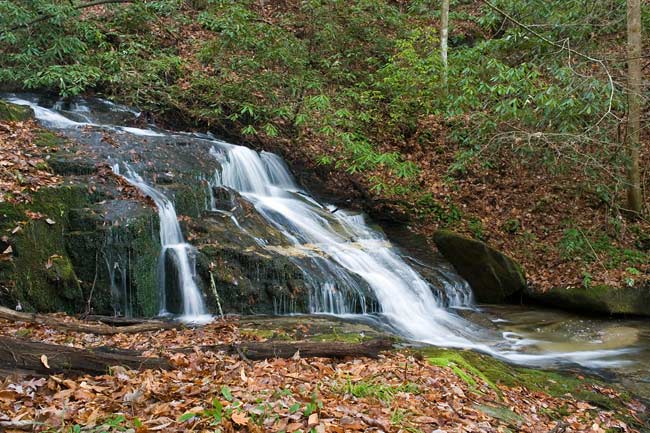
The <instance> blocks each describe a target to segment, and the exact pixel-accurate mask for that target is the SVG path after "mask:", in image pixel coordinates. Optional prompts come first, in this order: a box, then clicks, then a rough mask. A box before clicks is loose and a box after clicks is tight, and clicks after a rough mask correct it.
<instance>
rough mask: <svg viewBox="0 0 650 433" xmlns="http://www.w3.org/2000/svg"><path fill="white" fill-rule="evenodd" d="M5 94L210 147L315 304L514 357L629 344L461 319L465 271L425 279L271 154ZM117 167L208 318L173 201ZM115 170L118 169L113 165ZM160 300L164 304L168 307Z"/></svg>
mask: <svg viewBox="0 0 650 433" xmlns="http://www.w3.org/2000/svg"><path fill="white" fill-rule="evenodd" d="M7 99H8V100H9V101H11V102H14V103H18V104H22V105H30V106H31V107H32V108H33V109H34V111H35V114H36V117H37V118H38V119H39V120H40V121H41V122H42V123H43V124H44V125H45V126H47V127H50V128H55V129H59V130H62V131H65V132H66V133H68V134H69V135H71V136H72V137H75V136H79V135H82V134H83V132H82V131H83V129H84V128H99V129H100V133H99V134H96V135H95V137H97V138H96V142H95V143H99V142H101V137H102V136H103V131H110V132H112V133H115V134H119V135H121V136H124V135H126V136H128V137H129V139H128V140H129V141H131V142H132V143H136V145H137V146H142V147H143V148H146V147H147V145H148V140H158V142H159V143H165V142H166V141H167V140H169V141H170V142H187V141H193V142H194V143H196V144H198V145H201V146H210V147H211V153H212V155H213V156H214V157H215V158H216V160H217V161H218V162H219V163H220V166H221V169H220V170H218V171H217V172H216V173H215V174H214V178H213V181H212V183H213V185H212V186H213V187H215V188H222V189H226V190H235V191H237V192H238V193H239V194H240V195H241V196H242V197H243V198H244V199H245V200H247V201H249V202H250V203H251V204H252V205H253V206H254V207H255V209H256V210H257V212H258V213H259V214H260V215H261V216H263V217H264V218H265V219H266V221H267V222H268V223H269V224H270V225H272V226H273V227H274V228H275V229H277V230H278V231H280V232H281V233H282V234H283V236H284V237H285V239H286V240H287V241H288V242H289V243H290V244H291V248H292V252H291V254H288V255H287V256H288V258H289V259H290V260H292V261H294V263H296V264H297V265H298V266H299V267H300V268H301V269H302V270H303V273H304V276H305V280H306V282H307V283H308V285H309V286H310V287H311V293H310V309H311V311H312V312H319V313H330V314H339V315H349V314H373V315H375V316H378V317H383V318H384V321H385V322H386V323H387V324H388V325H390V326H391V327H392V328H393V329H394V330H395V331H397V332H399V333H400V334H402V335H404V336H406V337H408V338H411V339H414V340H419V341H423V342H429V343H433V344H437V345H442V346H456V347H465V348H474V349H478V350H481V351H484V352H487V353H490V354H492V355H494V356H496V357H500V358H505V359H508V360H510V361H514V362H518V363H527V364H537V365H544V364H545V365H548V364H549V363H555V362H558V361H560V362H566V361H571V362H576V363H580V364H582V365H586V366H594V367H605V366H612V365H620V364H621V361H620V359H611V358H612V357H616V356H619V355H622V354H623V353H627V350H626V349H623V350H583V351H568V352H559V351H555V352H537V353H535V352H534V351H535V350H539V347H540V345H538V344H536V343H539V342H537V341H533V340H531V339H525V338H521V337H518V336H517V335H514V334H512V333H508V334H504V335H497V334H496V333H495V332H494V331H490V330H487V329H484V328H482V327H480V326H478V325H475V324H474V323H473V322H470V321H467V320H465V319H463V318H461V317H460V316H458V315H457V314H455V313H454V312H453V311H452V310H451V309H449V307H454V308H456V309H458V308H471V307H472V299H471V290H469V287H468V285H467V284H466V283H465V282H464V281H463V280H462V279H460V278H459V277H458V276H457V275H451V274H449V272H451V271H449V272H448V271H446V270H444V269H436V270H435V271H436V272H437V273H439V274H440V275H439V276H440V278H439V279H440V281H441V283H440V284H439V287H433V286H432V285H430V284H429V283H427V282H426V281H425V280H424V279H423V278H422V277H421V276H420V275H419V274H418V273H417V272H416V271H415V270H414V269H413V268H411V267H410V266H409V265H408V264H407V263H406V261H405V260H404V258H403V257H402V256H400V255H399V254H398V253H397V252H396V251H395V250H394V249H393V248H392V247H391V245H390V243H389V242H388V241H387V239H386V238H385V237H384V236H383V235H382V234H381V233H380V232H378V231H375V230H373V229H371V228H370V227H369V226H368V225H367V224H366V222H365V220H364V218H363V216H362V215H358V214H357V215H355V214H351V213H348V212H346V211H344V210H339V209H335V208H333V207H331V206H326V205H322V204H320V203H318V201H317V200H314V199H313V198H312V197H310V196H309V195H308V194H307V193H306V192H304V191H302V190H301V189H300V188H299V187H298V186H297V184H296V183H295V181H294V180H293V177H292V176H291V174H290V172H289V170H288V169H287V167H286V166H285V164H284V162H283V161H282V160H281V159H280V158H279V157H278V156H277V155H274V154H271V153H267V152H262V153H257V152H255V151H253V150H251V149H248V148H245V147H242V146H236V145H232V144H229V143H225V142H222V141H219V140H216V139H214V138H213V137H211V136H208V135H189V134H181V133H171V132H167V131H161V130H153V129H141V128H135V127H126V126H122V125H121V122H123V121H120V120H119V116H121V115H123V114H125V113H126V114H128V115H130V116H131V118H132V117H133V115H134V113H133V112H132V111H130V110H127V109H125V108H124V107H120V106H116V105H114V104H112V103H109V102H107V101H99V102H98V104H99V106H100V108H101V109H102V110H104V111H102V112H101V113H97V112H96V109H95V108H93V109H92V110H87V109H86V108H87V107H86V106H85V105H84V101H83V100H82V101H81V103H79V104H76V105H72V106H70V105H65V104H63V105H65V107H64V106H63V105H62V106H61V107H58V106H57V107H55V108H51V109H50V108H45V107H43V106H41V105H39V104H38V103H37V102H35V101H37V100H38V98H32V99H31V100H27V99H20V98H17V97H15V96H14V97H9V98H7ZM64 108H65V109H64ZM98 116H100V117H98ZM116 118H117V120H115V119H116ZM100 144H101V143H100ZM98 146H99V144H98ZM103 146H104V147H105V146H106V145H103ZM100 147H101V146H100ZM123 167H124V168H125V173H123V175H124V177H125V178H126V179H127V180H128V181H129V182H130V183H131V184H133V185H134V186H136V187H137V188H138V189H140V190H141V191H142V192H143V193H144V194H146V195H148V196H149V197H151V198H152V199H153V200H154V202H155V203H156V206H157V208H158V212H159V217H160V240H161V244H162V252H161V257H160V260H159V262H160V263H161V271H160V272H161V273H162V272H164V264H165V257H166V256H167V257H169V258H170V260H172V261H173V262H174V263H175V268H176V271H177V275H178V283H177V284H178V286H179V289H180V291H181V292H182V298H183V299H182V303H183V318H184V319H186V320H191V321H202V320H208V318H209V317H210V316H207V315H206V308H205V306H204V304H203V299H202V297H201V293H200V291H199V288H198V287H197V284H196V281H195V279H194V277H195V275H194V265H193V262H192V254H191V253H192V247H191V246H189V245H188V244H187V243H186V242H185V240H184V238H183V235H182V233H181V229H180V226H179V224H178V221H177V217H176V212H175V209H174V206H173V204H172V203H171V201H170V200H169V199H168V198H167V197H166V196H165V195H164V194H163V193H162V192H161V191H159V190H157V189H155V188H153V187H152V186H151V185H149V184H148V183H146V182H145V181H144V180H143V178H142V177H140V176H139V175H138V174H137V173H136V172H135V171H134V170H133V169H132V168H131V167H129V166H128V165H126V164H124V165H123ZM116 170H117V171H119V166H117V169H116ZM211 192H212V188H211ZM216 204H217V197H215V196H214V195H212V196H211V199H210V200H209V205H210V207H212V208H215V207H216ZM221 211H222V212H224V213H226V214H228V215H229V217H230V218H231V219H232V220H233V221H234V223H235V224H236V226H237V227H238V228H239V229H240V230H241V231H242V233H244V234H245V235H246V236H251V237H253V238H254V239H255V240H256V241H257V242H258V244H259V245H260V246H261V247H265V248H269V249H272V248H276V249H277V248H278V247H277V246H273V245H269V242H267V240H266V239H262V238H259V237H256V236H255V234H254V233H249V232H248V231H247V230H246V229H245V228H244V224H240V222H238V221H237V218H236V217H235V215H234V214H233V213H232V212H229V211H227V210H221ZM276 252H277V250H276ZM111 263H112V264H111ZM115 263H117V262H116V261H112V262H111V261H109V262H107V265H108V266H109V267H111V266H112V267H113V269H112V271H114V272H117V273H116V274H115V276H116V277H117V275H118V274H119V275H120V279H121V280H124V279H125V277H124V276H123V275H122V273H123V272H125V271H124V270H123V269H122V263H121V262H120V263H119V267H120V269H117V268H115ZM124 275H126V274H124ZM165 281H166V278H165V276H164V275H160V284H161V286H162V287H161V294H162V295H163V296H164V294H165V287H164V284H165ZM120 284H121V281H120V283H119V284H118V281H117V280H116V281H115V289H116V290H119V291H121V292H124V293H126V292H125V289H124V288H118V286H119V285H120ZM163 302H164V301H163ZM292 302H293V301H292V299H274V303H275V304H276V309H277V310H276V311H278V312H281V313H288V312H292V311H295V309H294V305H293V303H292ZM164 305H165V304H164V303H163V308H161V310H162V312H165V311H164V310H165V309H164ZM536 347H537V348H538V349H535V348H536ZM528 348H532V353H531V351H529V352H528V353H527V352H526V350H528Z"/></svg>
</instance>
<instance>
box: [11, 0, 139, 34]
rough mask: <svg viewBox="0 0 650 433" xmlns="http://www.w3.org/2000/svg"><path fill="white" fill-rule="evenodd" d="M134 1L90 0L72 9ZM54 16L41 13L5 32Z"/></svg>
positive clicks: (131, 0) (132, 0)
mask: <svg viewBox="0 0 650 433" xmlns="http://www.w3.org/2000/svg"><path fill="white" fill-rule="evenodd" d="M134 1H136V0H95V1H91V2H88V3H81V4H78V5H76V6H73V7H72V9H74V10H80V9H86V8H89V7H92V6H99V5H105V4H109V3H132V2H134ZM53 17H54V15H52V14H45V15H41V16H40V17H37V18H35V19H33V20H31V21H29V22H27V23H22V24H18V25H15V26H13V27H11V28H10V29H9V30H5V31H4V32H3V33H5V32H7V31H9V32H13V31H16V30H18V29H21V28H23V27H30V26H32V25H34V24H36V23H40V22H41V21H45V20H49V19H50V18H53Z"/></svg>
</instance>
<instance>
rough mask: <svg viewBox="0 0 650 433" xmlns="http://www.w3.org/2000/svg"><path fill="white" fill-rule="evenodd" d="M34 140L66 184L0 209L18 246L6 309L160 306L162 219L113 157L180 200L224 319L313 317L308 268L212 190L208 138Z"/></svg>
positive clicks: (8, 265)
mask: <svg viewBox="0 0 650 433" xmlns="http://www.w3.org/2000/svg"><path fill="white" fill-rule="evenodd" d="M0 102H1V101H0ZM7 106H8V107H9V108H11V110H14V107H15V106H13V105H11V104H7ZM3 107H4V103H3V105H0V111H1V110H2V109H3ZM21 108H23V107H16V109H21ZM27 111H28V112H31V109H27ZM12 112H13V111H12ZM3 113H4V112H0V115H4V114H3ZM35 135H36V136H37V139H36V141H35V144H36V145H37V146H42V147H47V148H48V150H50V151H51V153H50V155H51V158H50V159H49V160H48V169H49V170H51V171H52V172H54V173H56V174H57V175H59V176H61V177H62V179H63V182H62V183H61V185H59V186H56V187H52V188H41V189H40V190H39V191H38V192H35V193H33V194H32V201H31V202H30V203H19V204H12V203H7V202H2V203H0V232H1V233H2V235H3V236H2V240H0V251H5V250H7V249H8V248H9V247H11V251H12V254H11V256H10V257H7V256H5V257H3V259H5V260H0V304H2V305H6V306H8V307H10V308H13V307H15V306H16V305H17V304H19V303H20V304H21V306H22V307H23V309H24V310H25V311H41V312H52V311H66V312H68V313H81V312H84V311H87V310H88V308H89V307H90V309H91V310H92V312H94V313H97V314H111V315H112V314H119V315H124V314H126V315H133V316H145V317H146V316H154V315H156V314H157V313H158V312H159V311H160V306H161V293H160V287H161V285H160V281H159V266H161V264H160V263H159V261H160V250H161V246H160V237H159V219H158V213H157V210H156V208H155V207H154V206H153V204H152V203H151V202H148V201H147V200H145V199H144V197H143V196H142V195H140V194H137V193H136V192H135V190H134V189H133V188H128V187H125V185H126V183H125V182H124V181H121V180H120V179H119V178H118V177H117V176H115V175H113V174H112V172H111V170H110V169H109V167H108V164H109V162H110V163H111V164H113V163H115V162H116V161H121V162H122V168H124V165H123V164H124V163H129V165H131V166H132V167H133V168H134V169H135V170H137V171H138V172H139V173H140V174H141V175H142V176H143V178H145V179H146V180H147V181H148V182H149V183H150V184H151V185H153V186H155V187H156V188H157V189H159V190H160V191H162V192H163V193H164V194H165V195H166V196H167V197H168V198H169V199H170V200H171V201H173V203H174V205H175V208H176V211H177V214H178V215H179V219H180V221H181V225H182V229H183V234H184V236H185V238H186V239H187V241H188V242H189V243H191V244H192V245H193V246H194V247H195V250H194V251H193V252H192V254H191V255H192V257H193V258H194V259H195V261H196V280H197V284H198V285H199V287H200V289H201V290H202V292H203V293H204V296H205V298H206V303H207V304H208V307H209V309H210V311H212V312H217V311H218V308H217V303H219V304H220V306H221V309H222V310H223V312H224V313H248V314H250V313H267V314H268V313H271V314H272V313H274V312H308V309H309V290H308V287H307V285H306V283H305V281H304V275H303V273H302V271H301V270H300V268H299V267H298V266H297V265H296V264H295V263H294V262H292V261H291V260H290V259H288V258H287V257H285V256H283V255H282V254H280V253H278V252H275V250H274V249H273V248H283V247H286V246H287V244H286V240H285V239H284V237H283V236H282V235H281V234H280V233H279V232H277V230H274V229H273V228H272V227H270V226H269V225H268V224H267V223H266V222H265V221H264V220H263V218H262V217H261V216H260V215H259V214H258V213H257V211H256V210H255V209H254V207H253V206H252V205H250V204H249V203H248V202H246V201H245V200H243V199H242V198H241V196H239V194H237V193H236V192H235V191H232V190H229V189H227V188H215V190H214V191H210V188H209V185H208V181H207V179H209V177H210V176H211V175H212V174H213V173H214V170H215V169H216V168H217V167H218V163H217V162H216V160H215V159H214V158H213V157H211V156H210V155H209V150H210V145H208V144H207V143H205V142H204V141H201V140H199V139H194V138H192V137H191V136H188V135H179V136H178V137H171V136H170V137H166V138H158V137H156V136H152V137H149V136H145V137H139V136H137V135H128V134H119V133H117V134H111V135H110V136H107V134H106V133H105V131H102V130H100V129H97V130H95V129H93V128H84V129H81V128H79V129H71V130H69V131H66V135H67V136H68V137H70V136H72V138H73V139H74V141H72V140H70V139H64V138H62V137H59V136H58V135H55V134H54V133H51V132H49V131H44V130H40V131H35ZM56 149H58V151H55V150H56ZM211 201H212V202H214V203H211ZM211 208H214V210H210V209H211ZM29 215H40V216H39V217H34V218H30V216H29ZM48 219H49V220H51V221H53V222H54V223H53V224H51V223H48V222H47V220H48ZM238 225H240V226H241V227H242V228H243V229H244V232H243V231H242V230H241V229H240V227H239V226H238ZM5 235H6V236H5ZM258 239H264V240H265V241H266V242H267V243H268V246H269V248H264V247H263V246H261V244H260V242H259V241H258ZM162 266H166V268H165V276H166V280H170V281H171V284H166V286H167V289H168V290H167V293H166V294H165V295H166V298H167V301H169V302H168V306H169V307H170V311H175V312H179V311H177V310H179V308H180V307H179V305H178V304H179V296H178V288H177V287H175V284H174V281H175V280H176V279H175V278H174V277H175V275H176V274H175V271H174V266H175V265H174V264H173V263H165V264H162ZM170 281H167V282H168V283H170ZM212 281H214V286H213V284H212ZM174 304H176V305H174Z"/></svg>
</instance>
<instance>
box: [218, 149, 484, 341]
mask: <svg viewBox="0 0 650 433" xmlns="http://www.w3.org/2000/svg"><path fill="white" fill-rule="evenodd" d="M211 153H212V154H213V155H214V156H215V158H217V160H219V162H220V163H221V166H222V169H221V171H220V172H219V173H217V174H216V175H215V181H214V182H215V184H217V185H219V186H225V187H228V188H232V189H234V190H236V191H238V192H239V193H240V194H241V195H242V196H243V197H244V198H246V199H247V200H249V201H250V202H251V203H252V204H253V205H254V206H255V208H256V209H257V211H258V212H259V213H260V214H261V215H262V216H264V217H265V218H266V219H267V221H268V222H270V223H271V224H273V225H274V226H275V227H276V228H277V229H279V230H280V231H281V232H282V233H283V234H284V236H285V237H286V238H287V239H288V240H289V241H290V242H291V243H292V244H293V245H294V246H295V247H296V248H298V249H301V250H303V251H304V252H305V254H304V256H302V257H301V258H299V259H295V260H301V261H304V260H305V258H306V259H307V260H309V261H310V262H311V264H312V266H309V267H306V266H304V267H303V268H304V269H308V270H309V272H310V275H307V277H308V278H309V280H310V282H311V283H312V286H313V289H312V290H313V291H312V293H311V296H310V301H311V302H310V304H311V305H310V309H311V311H312V312H313V313H331V314H346V313H355V312H359V313H362V314H363V313H368V312H370V311H372V310H376V311H377V312H381V313H382V314H383V315H384V316H385V317H386V318H387V319H388V320H389V321H390V323H391V324H392V325H393V326H394V327H395V328H397V329H398V330H399V331H400V332H401V333H402V334H403V335H405V336H407V337H409V338H412V339H415V340H420V341H427V342H431V343H434V344H447V345H449V344H452V345H468V344H470V342H469V341H468V340H467V339H466V337H463V336H462V335H458V334H459V333H451V332H449V329H450V328H455V329H462V328H464V327H467V326H469V324H468V323H466V322H465V321H464V320H462V319H461V318H459V317H458V316H455V315H453V314H450V313H449V312H448V311H447V310H445V309H444V307H445V306H466V305H469V304H471V291H470V290H469V289H468V287H467V286H466V285H455V286H451V285H450V286H449V287H446V288H445V290H446V293H445V294H444V296H439V297H437V296H435V295H434V293H435V292H434V290H432V287H430V285H429V284H428V283H427V282H426V281H425V280H424V279H423V278H422V277H421V276H420V275H418V274H417V272H415V271H414V270H413V269H412V268H411V267H409V266H408V265H407V264H406V263H405V262H404V260H402V258H401V257H400V256H399V255H398V254H396V253H395V252H394V251H393V250H392V249H391V246H390V244H389V243H388V241H387V240H386V239H385V238H384V237H383V235H381V234H380V233H379V232H377V231H374V230H372V229H370V228H369V227H368V226H367V225H366V224H365V221H364V219H363V216H362V215H351V214H348V213H347V212H345V211H342V210H338V211H336V212H333V211H332V209H328V208H327V207H324V206H322V205H320V204H318V203H317V202H316V201H314V200H313V199H311V198H310V197H309V196H308V195H307V194H306V193H305V192H304V191H301V189H300V188H299V187H298V186H297V185H296V183H295V181H294V180H293V177H292V176H291V174H290V172H289V171H288V169H287V167H286V166H285V164H284V163H283V162H282V160H281V159H280V158H279V157H278V156H277V155H274V154H271V153H268V152H262V153H261V154H258V153H257V152H255V151H253V150H251V149H248V148H246V147H242V146H235V145H231V144H228V143H223V142H221V143H219V144H218V145H216V146H215V147H214V148H213V150H212V152H211ZM314 269H317V270H318V272H315V273H314V272H313V270H314ZM368 298H370V299H374V300H375V301H376V306H374V308H372V309H369V308H368V305H367V304H368ZM463 333H464V332H461V333H460V334H463Z"/></svg>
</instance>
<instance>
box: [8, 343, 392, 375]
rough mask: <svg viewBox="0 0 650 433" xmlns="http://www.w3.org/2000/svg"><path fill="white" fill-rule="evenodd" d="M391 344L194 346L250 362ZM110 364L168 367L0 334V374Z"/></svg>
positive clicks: (366, 353)
mask: <svg viewBox="0 0 650 433" xmlns="http://www.w3.org/2000/svg"><path fill="white" fill-rule="evenodd" d="M392 347H393V345H392V341H391V340H390V339H387V338H379V339H374V340H370V341H367V342H364V343H359V344H350V343H318V342H310V341H307V342H277V341H263V342H259V341H253V342H243V343H239V344H220V345H213V346H199V347H198V350H200V351H204V352H225V353H227V354H231V355H239V356H240V357H242V358H243V359H244V360H245V361H248V362H250V361H251V360H261V359H268V358H292V357H293V356H296V354H298V355H299V356H300V357H302V358H311V357H320V358H345V357H368V358H376V357H377V356H378V355H379V353H380V352H381V351H383V350H389V349H391V348H392ZM195 350H196V348H195V347H186V348H176V349H174V348H172V349H169V350H168V353H177V352H181V353H189V352H193V351H195ZM43 356H45V357H43ZM115 365H121V366H125V367H128V368H131V369H147V368H151V369H163V370H169V369H170V368H172V367H171V365H170V363H169V361H168V360H167V359H166V358H163V357H159V358H156V357H145V356H142V353H141V352H138V351H135V350H124V349H114V348H110V347H99V348H94V349H78V348H75V347H68V346H61V345H57V344H47V343H41V342H37V341H29V340H23V339H20V338H13V337H6V336H2V335H0V377H2V376H3V375H7V374H8V373H22V374H30V373H31V374H34V373H35V374H38V375H50V374H58V373H63V374H66V375H80V374H91V375H102V374H106V373H108V371H109V367H111V366H115Z"/></svg>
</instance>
